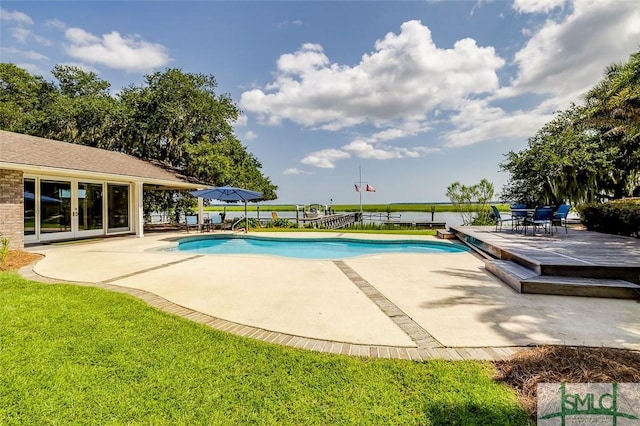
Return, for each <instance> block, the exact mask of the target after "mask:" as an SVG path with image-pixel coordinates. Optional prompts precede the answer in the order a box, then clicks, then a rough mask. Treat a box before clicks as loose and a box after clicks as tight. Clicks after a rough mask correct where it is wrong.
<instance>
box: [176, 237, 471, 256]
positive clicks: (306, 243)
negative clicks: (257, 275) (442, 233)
mask: <svg viewBox="0 0 640 426" xmlns="http://www.w3.org/2000/svg"><path fill="white" fill-rule="evenodd" d="M172 250H174V251H179V252H188V253H200V254H265V255H273V256H283V257H292V258H297V259H327V260H337V259H344V258H348V257H355V256H364V255H375V254H385V253H423V254H427V253H463V252H467V249H466V248H465V247H462V246H458V245H454V244H451V243H444V242H439V241H416V240H363V239H351V238H265V237H250V236H228V235H225V236H220V237H217V236H211V237H207V238H197V239H189V238H187V239H183V240H180V241H178V246H177V247H174V248H173V249H172Z"/></svg>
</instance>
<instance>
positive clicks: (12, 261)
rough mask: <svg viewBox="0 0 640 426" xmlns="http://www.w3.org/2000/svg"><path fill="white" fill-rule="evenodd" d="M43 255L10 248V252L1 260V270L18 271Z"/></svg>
mask: <svg viewBox="0 0 640 426" xmlns="http://www.w3.org/2000/svg"><path fill="white" fill-rule="evenodd" d="M41 257H42V255H39V254H35V253H29V252H27V251H22V250H9V254H8V255H7V258H6V259H5V260H4V262H0V271H17V270H18V269H20V268H22V267H23V266H26V265H28V264H30V263H31V262H35V261H36V260H38V259H40V258H41Z"/></svg>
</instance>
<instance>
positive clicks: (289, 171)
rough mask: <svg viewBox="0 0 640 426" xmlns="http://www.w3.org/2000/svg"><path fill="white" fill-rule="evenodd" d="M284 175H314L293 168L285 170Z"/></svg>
mask: <svg viewBox="0 0 640 426" xmlns="http://www.w3.org/2000/svg"><path fill="white" fill-rule="evenodd" d="M282 174H283V175H312V174H313V173H311V172H307V171H306V170H301V169H297V168H295V167H293V168H290V169H286V170H283V171H282Z"/></svg>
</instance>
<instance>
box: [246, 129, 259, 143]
mask: <svg viewBox="0 0 640 426" xmlns="http://www.w3.org/2000/svg"><path fill="white" fill-rule="evenodd" d="M244 138H245V139H246V140H248V141H251V140H254V139H258V135H257V134H256V132H254V131H253V130H249V131H248V132H246V133H245V134H244Z"/></svg>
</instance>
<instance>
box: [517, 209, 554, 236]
mask: <svg viewBox="0 0 640 426" xmlns="http://www.w3.org/2000/svg"><path fill="white" fill-rule="evenodd" d="M552 217H553V209H552V208H551V207H536V210H535V212H534V213H533V217H528V218H526V219H525V220H524V221H523V224H524V233H525V235H526V234H527V227H528V226H532V227H533V234H534V235H535V233H536V229H537V228H539V227H544V232H545V234H546V233H547V231H548V232H550V233H551V235H553V228H552V227H551V218H552Z"/></svg>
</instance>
